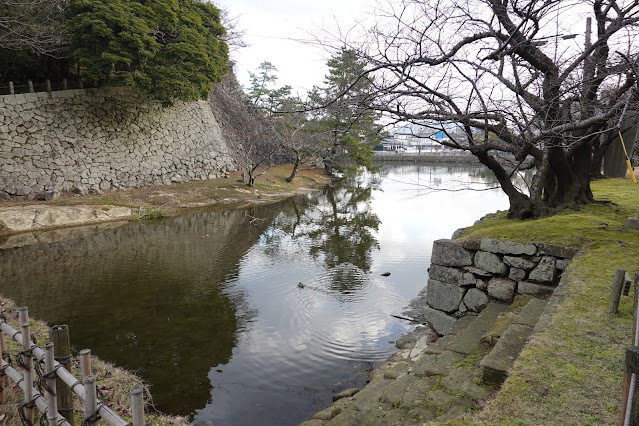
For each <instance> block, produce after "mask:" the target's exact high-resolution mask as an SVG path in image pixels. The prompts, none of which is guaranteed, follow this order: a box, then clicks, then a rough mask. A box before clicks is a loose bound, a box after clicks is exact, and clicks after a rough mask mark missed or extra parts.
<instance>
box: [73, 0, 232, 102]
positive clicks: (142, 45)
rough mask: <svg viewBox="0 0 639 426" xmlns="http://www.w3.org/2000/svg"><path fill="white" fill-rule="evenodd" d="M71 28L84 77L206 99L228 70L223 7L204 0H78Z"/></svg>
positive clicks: (163, 97) (163, 95) (165, 95)
mask: <svg viewBox="0 0 639 426" xmlns="http://www.w3.org/2000/svg"><path fill="white" fill-rule="evenodd" d="M70 12H71V15H72V17H71V18H70V19H69V21H68V29H69V32H70V33H71V34H72V36H73V38H72V44H73V46H74V54H75V57H76V58H77V60H78V62H79V65H80V67H81V69H82V71H81V74H82V78H83V79H85V80H90V81H96V82H98V83H99V84H101V85H103V84H110V85H127V86H135V87H138V88H140V89H141V90H142V91H144V92H146V93H148V94H150V95H151V96H152V97H154V98H156V99H159V100H160V101H162V102H163V103H164V104H169V103H171V101H172V100H173V99H174V98H177V99H182V100H185V101H193V100H197V99H202V98H206V97H207V96H208V93H209V91H210V84H211V82H219V81H220V80H221V78H222V75H223V74H224V72H225V69H226V61H227V59H228V50H227V47H226V44H225V43H224V42H223V41H222V40H221V37H222V36H223V35H224V28H223V27H222V25H221V24H220V11H219V9H217V8H216V7H215V6H213V5H212V4H210V3H206V2H203V1H199V0H159V1H144V0H137V1H133V0H113V1H110V2H108V4H107V3H104V2H102V1H100V0H74V1H72V2H71V3H70Z"/></svg>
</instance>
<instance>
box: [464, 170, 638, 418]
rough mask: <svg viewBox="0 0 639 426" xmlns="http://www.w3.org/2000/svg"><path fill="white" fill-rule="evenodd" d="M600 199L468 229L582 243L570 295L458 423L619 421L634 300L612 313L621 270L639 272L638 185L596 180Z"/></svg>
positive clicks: (571, 273) (573, 267)
mask: <svg viewBox="0 0 639 426" xmlns="http://www.w3.org/2000/svg"><path fill="white" fill-rule="evenodd" d="M592 188H593V192H594V194H595V198H596V199H597V200H601V201H607V202H608V203H606V204H593V205H589V206H584V207H582V208H581V209H579V210H577V211H574V210H569V211H565V212H563V213H562V214H560V215H557V216H554V217H550V218H544V219H539V220H534V221H518V220H507V219H506V218H505V214H498V215H497V216H496V217H493V218H490V219H487V220H485V221H483V222H482V223H480V224H478V225H476V226H473V227H471V228H469V229H468V230H467V233H466V234H465V235H464V237H463V238H466V237H470V236H473V237H476V238H484V237H494V238H499V239H503V240H512V241H521V242H528V241H534V242H547V243H555V244H561V245H568V246H578V247H581V248H582V249H583V250H582V252H581V254H580V255H579V256H578V257H577V258H576V259H575V260H574V261H573V263H572V265H571V267H570V270H569V272H568V275H567V277H566V278H568V291H569V296H568V298H567V299H566V300H565V302H564V303H562V304H561V305H560V306H559V308H558V309H557V311H556V312H555V314H554V316H553V319H552V323H551V324H550V326H549V327H548V328H547V329H546V330H545V331H543V332H541V333H538V334H535V335H534V336H533V338H532V340H531V342H530V344H529V345H528V347H527V348H526V349H525V350H524V352H522V354H521V356H520V358H519V359H518V360H517V362H516V363H515V366H514V368H513V370H512V372H511V374H510V376H509V378H508V379H507V380H506V382H505V383H504V385H503V386H502V388H501V391H500V392H499V393H498V394H497V396H496V397H495V399H494V400H492V401H491V402H490V403H489V404H488V405H487V406H486V407H485V408H484V409H483V411H481V412H480V413H478V414H476V415H475V416H474V417H472V418H469V419H465V420H464V421H461V423H460V422H459V421H458V422H453V423H454V424H469V423H475V424H491V425H493V424H503V425H517V424H534V425H539V424H544V425H546V424H570V425H589V424H592V425H600V424H615V422H616V421H617V418H618V415H619V407H620V404H621V388H622V378H623V363H624V358H625V348H626V346H628V345H630V344H631V336H632V331H631V328H632V299H631V298H630V297H622V302H621V306H620V312H619V314H617V315H611V314H608V313H606V309H607V304H608V297H609V295H610V288H611V284H612V277H613V274H614V271H615V268H623V269H625V270H626V271H628V272H629V273H630V274H631V276H632V275H634V271H639V231H637V230H636V229H635V230H629V229H624V228H623V225H624V224H625V222H626V218H627V217H634V216H636V215H637V208H638V207H639V186H637V185H634V184H632V182H630V181H629V180H622V179H611V180H603V181H598V182H594V183H593V184H592Z"/></svg>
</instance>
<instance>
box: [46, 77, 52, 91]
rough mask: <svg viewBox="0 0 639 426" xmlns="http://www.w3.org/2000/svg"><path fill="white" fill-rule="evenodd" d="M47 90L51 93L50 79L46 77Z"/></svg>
mask: <svg viewBox="0 0 639 426" xmlns="http://www.w3.org/2000/svg"><path fill="white" fill-rule="evenodd" d="M47 92H49V93H51V80H49V79H48V78H47Z"/></svg>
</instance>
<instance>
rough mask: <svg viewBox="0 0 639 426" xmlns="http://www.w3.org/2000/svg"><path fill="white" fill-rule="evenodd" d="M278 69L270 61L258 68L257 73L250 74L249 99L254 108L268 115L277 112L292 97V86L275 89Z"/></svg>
mask: <svg viewBox="0 0 639 426" xmlns="http://www.w3.org/2000/svg"><path fill="white" fill-rule="evenodd" d="M276 72H277V68H276V67H275V65H273V64H272V63H270V62H268V61H264V62H262V63H261V64H260V66H259V67H258V72H257V73H252V72H249V76H250V77H251V87H250V88H249V89H248V97H249V98H250V99H251V102H252V103H253V105H254V106H256V107H257V108H259V109H260V110H261V111H263V112H265V113H267V114H269V115H270V114H273V113H274V112H277V111H278V110H279V109H280V108H281V107H282V105H283V104H284V103H286V101H287V98H288V97H289V96H290V95H291V90H292V88H291V86H288V85H287V86H282V87H275V84H276V82H277V75H276V74H275V73H276Z"/></svg>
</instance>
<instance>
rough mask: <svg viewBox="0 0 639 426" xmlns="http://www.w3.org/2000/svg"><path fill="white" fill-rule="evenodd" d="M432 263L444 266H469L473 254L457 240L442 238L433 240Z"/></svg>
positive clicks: (471, 262)
mask: <svg viewBox="0 0 639 426" xmlns="http://www.w3.org/2000/svg"><path fill="white" fill-rule="evenodd" d="M432 253H433V254H432V257H431V264H433V265H442V266H469V265H472V264H473V259H472V255H471V254H470V252H468V251H467V250H466V249H464V247H462V245H461V244H460V243H458V242H457V241H455V240H447V239H441V240H436V241H434V242H433V252H432Z"/></svg>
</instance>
